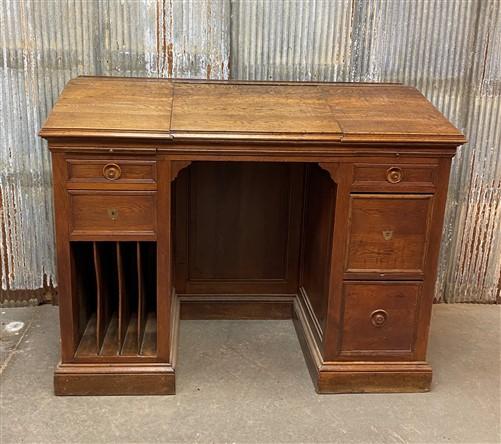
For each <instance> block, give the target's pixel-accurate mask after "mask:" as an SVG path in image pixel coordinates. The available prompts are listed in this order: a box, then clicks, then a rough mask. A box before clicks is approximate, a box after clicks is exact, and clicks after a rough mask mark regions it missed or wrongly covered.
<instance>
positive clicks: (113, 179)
mask: <svg viewBox="0 0 501 444" xmlns="http://www.w3.org/2000/svg"><path fill="white" fill-rule="evenodd" d="M66 164H67V182H66V184H67V188H69V189H124V188H126V189H151V190H154V189H156V182H157V172H156V162H155V161H154V160H136V159H121V158H118V159H117V158H113V159H87V158H75V159H73V158H70V159H67V160H66Z"/></svg>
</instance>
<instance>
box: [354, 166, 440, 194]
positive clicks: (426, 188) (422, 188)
mask: <svg viewBox="0 0 501 444" xmlns="http://www.w3.org/2000/svg"><path fill="white" fill-rule="evenodd" d="M437 174H438V165H433V164H419V163H416V164H405V163H381V164H374V163H370V164H364V163H361V164H355V165H354V166H353V183H352V190H353V191H366V192H371V191H372V192H374V191H390V192H391V191H394V192H395V191H411V192H417V193H419V192H429V193H431V192H434V191H435V185H436V175H437Z"/></svg>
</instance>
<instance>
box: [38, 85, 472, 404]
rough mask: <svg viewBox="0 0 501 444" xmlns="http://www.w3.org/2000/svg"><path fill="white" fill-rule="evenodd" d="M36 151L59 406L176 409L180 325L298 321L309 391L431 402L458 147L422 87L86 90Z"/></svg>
mask: <svg viewBox="0 0 501 444" xmlns="http://www.w3.org/2000/svg"><path fill="white" fill-rule="evenodd" d="M41 135H42V137H44V138H46V139H47V140H48V141H49V149H50V150H51V152H52V161H53V162H52V165H53V184H54V205H55V214H56V240H57V265H58V289H59V310H60V322H61V362H60V363H59V365H58V366H57V369H56V371H55V375H54V387H55V392H56V394H60V395H88V394H90V395H96V394H97V395H99V394H101V395H113V394H174V393H175V374H176V356H177V343H178V327H179V322H180V321H182V320H183V319H291V320H293V322H294V326H295V328H296V331H297V334H298V338H299V341H300V343H301V346H302V349H303V352H304V356H305V360H306V363H307V365H308V368H309V370H310V373H311V377H312V380H313V383H314V386H315V389H316V390H317V391H318V392H319V393H346V392H350V393H353V392H419V391H427V390H429V389H430V385H431V377H432V371H431V367H430V366H429V364H428V363H427V362H426V348H427V342H428V331H429V323H430V316H431V308H432V302H433V295H434V285H435V279H436V271H437V261H438V253H439V247H440V238H441V232H442V224H443V216H444V209H445V202H446V197H447V185H448V180H449V171H450V164H451V158H452V157H453V156H454V154H455V152H456V148H457V146H458V145H460V144H462V143H464V141H465V139H464V136H463V135H462V134H461V132H460V131H458V130H457V129H456V128H455V127H454V126H453V125H451V124H450V123H449V122H448V121H447V120H446V119H445V118H444V117H443V116H442V115H441V114H440V113H439V112H438V111H437V110H436V109H435V108H434V107H433V106H432V105H431V104H430V103H429V102H428V101H427V100H426V99H425V98H424V97H423V96H422V95H421V94H420V93H419V92H418V91H417V90H416V89H414V88H411V87H407V86H403V85H397V84H349V83H346V84H340V83H299V82H296V83H294V82H287V83H286V82H283V83H272V82H225V81H197V80H167V79H137V78H111V77H108V78H106V77H79V78H77V79H74V80H72V81H70V82H69V83H68V85H67V86H66V88H65V89H64V91H63V93H62V94H61V97H60V98H59V100H58V102H57V103H56V105H55V106H54V109H53V110H52V112H51V114H50V116H49V118H48V120H47V122H46V123H45V125H44V127H43V129H42V131H41ZM299 364H300V363H297V362H291V363H290V365H291V366H293V365H299ZM229 371H231V369H229ZM256 377H258V376H256ZM260 377H262V376H260ZM224 383H225V379H224V375H221V379H220V384H222V385H223V384H224Z"/></svg>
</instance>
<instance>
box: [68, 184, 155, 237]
mask: <svg viewBox="0 0 501 444" xmlns="http://www.w3.org/2000/svg"><path fill="white" fill-rule="evenodd" d="M70 207H71V210H70V211H71V220H70V233H71V236H92V235H128V236H134V235H135V236H139V237H141V236H154V235H155V232H156V193H155V192H149V193H148V192H143V193H134V192H100V193H87V192H70Z"/></svg>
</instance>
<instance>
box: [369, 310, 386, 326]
mask: <svg viewBox="0 0 501 444" xmlns="http://www.w3.org/2000/svg"><path fill="white" fill-rule="evenodd" d="M387 319H388V313H387V312H386V311H385V310H381V309H379V310H374V311H373V312H372V313H371V322H372V325H374V327H382V326H383V325H384V324H385V323H386V320H387Z"/></svg>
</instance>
